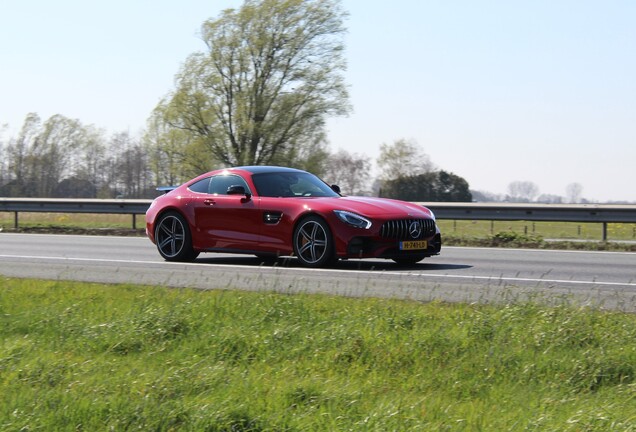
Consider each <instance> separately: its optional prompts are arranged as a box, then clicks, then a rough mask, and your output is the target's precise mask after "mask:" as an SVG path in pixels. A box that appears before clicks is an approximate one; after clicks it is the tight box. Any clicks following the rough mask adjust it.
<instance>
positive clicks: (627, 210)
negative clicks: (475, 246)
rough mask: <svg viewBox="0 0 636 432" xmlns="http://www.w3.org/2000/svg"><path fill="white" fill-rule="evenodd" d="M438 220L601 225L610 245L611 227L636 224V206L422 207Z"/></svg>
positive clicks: (510, 204) (448, 204)
mask: <svg viewBox="0 0 636 432" xmlns="http://www.w3.org/2000/svg"><path fill="white" fill-rule="evenodd" d="M418 204H422V205H425V206H426V207H428V208H430V209H431V210H432V211H433V212H434V213H435V216H436V217H437V218H438V219H450V220H490V221H529V222H535V221H536V222H584V223H590V222H592V223H593V222H597V223H601V224H602V227H603V231H602V240H603V241H607V224H608V223H636V205H613V204H525V203H523V204H517V203H434V202H431V203H425V202H423V203H418Z"/></svg>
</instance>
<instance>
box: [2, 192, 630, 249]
mask: <svg viewBox="0 0 636 432" xmlns="http://www.w3.org/2000/svg"><path fill="white" fill-rule="evenodd" d="M151 202H152V200H131V199H63V198H62V199H60V198H0V212H12V213H14V226H15V228H18V226H19V219H18V215H19V213H28V212H44V213H105V214H129V215H131V216H132V226H133V228H136V215H140V214H144V213H146V210H148V207H149V206H150V203H151ZM417 204H421V205H425V206H426V207H428V208H430V209H431V210H433V212H434V213H435V216H436V217H437V218H438V219H449V220H491V221H496V220H500V221H503V220H505V221H550V222H596V223H601V224H603V240H607V224H608V223H636V205H612V204H511V203H439V202H418V203H417Z"/></svg>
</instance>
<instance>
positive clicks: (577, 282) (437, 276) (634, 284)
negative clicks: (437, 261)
mask: <svg viewBox="0 0 636 432" xmlns="http://www.w3.org/2000/svg"><path fill="white" fill-rule="evenodd" d="M0 258H13V259H25V260H48V261H67V262H68V261H79V262H92V263H113V264H142V265H162V266H163V265H173V266H181V267H183V266H186V267H188V266H192V267H197V268H199V269H200V268H201V266H202V265H205V264H202V263H188V262H169V261H140V260H117V259H101V258H75V257H55V256H37V255H0ZM210 267H211V268H214V269H219V268H222V269H227V270H237V269H254V268H255V266H253V265H241V264H212V265H210ZM260 269H261V270H264V271H269V272H277V271H281V270H284V271H286V272H316V273H339V274H349V275H350V274H365V275H373V276H374V277H382V276H392V275H401V276H410V277H416V278H423V279H448V280H452V279H459V280H470V281H486V282H501V281H504V282H511V283H514V282H525V283H544V284H545V283H548V284H571V285H590V286H608V287H636V282H606V281H585V280H568V279H538V278H520V277H507V276H478V275H450V274H431V273H423V272H412V271H411V272H409V271H390V272H386V271H383V270H379V271H368V270H353V269H329V268H318V269H312V268H304V267H303V268H300V267H276V266H274V267H270V266H261V267H260Z"/></svg>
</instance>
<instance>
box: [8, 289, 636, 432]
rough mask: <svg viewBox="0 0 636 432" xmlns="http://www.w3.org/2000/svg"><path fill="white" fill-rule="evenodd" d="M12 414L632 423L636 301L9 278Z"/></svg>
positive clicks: (122, 425)
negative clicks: (594, 307) (442, 299)
mask: <svg viewBox="0 0 636 432" xmlns="http://www.w3.org/2000/svg"><path fill="white" fill-rule="evenodd" d="M0 283H1V284H2V288H1V289H0V321H1V325H0V334H1V335H2V338H1V340H2V344H1V345H0V430H3V431H27V430H47V431H48V430H56V431H58V430H60V431H64V430H68V431H70V430H87V431H89V430H90V431H95V430H97V431H98V430H156V431H168V430H196V431H199V430H207V431H325V430H359V431H368V430H377V431H387V430H396V431H402V430H405V431H406V430H451V431H455V430H462V431H492V430H537V431H538V430H541V431H543V430H551V431H552V430H555V431H580V430H586V431H594V430H598V431H606V430H624V431H627V430H636V381H635V377H636V344H634V341H635V340H636V317H635V316H633V315H625V314H620V313H606V312H599V311H591V310H585V309H580V308H574V307H567V306H561V307H547V306H541V305H539V304H533V303H527V304H514V305H513V304H511V305H507V306H501V307H495V306H485V305H457V304H455V305H449V304H442V303H437V302H433V303H428V304H421V303H416V302H408V301H396V300H380V299H348V298H347V299H345V298H339V297H329V296H310V295H296V296H285V295H277V294H259V293H246V292H233V291H195V290H188V289H182V290H175V289H164V288H160V287H138V286H132V285H130V286H129V285H124V286H107V285H98V284H81V283H69V282H53V281H50V282H40V281H32V280H10V279H0Z"/></svg>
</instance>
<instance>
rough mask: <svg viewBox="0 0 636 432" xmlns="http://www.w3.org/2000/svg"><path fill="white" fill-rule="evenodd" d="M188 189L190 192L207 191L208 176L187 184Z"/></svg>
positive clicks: (208, 184)
mask: <svg viewBox="0 0 636 432" xmlns="http://www.w3.org/2000/svg"><path fill="white" fill-rule="evenodd" d="M188 189H190V190H191V191H192V192H197V193H208V189H210V177H208V178H205V179H203V180H199V181H198V182H196V183H194V184H191V185H190V186H188Z"/></svg>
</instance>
